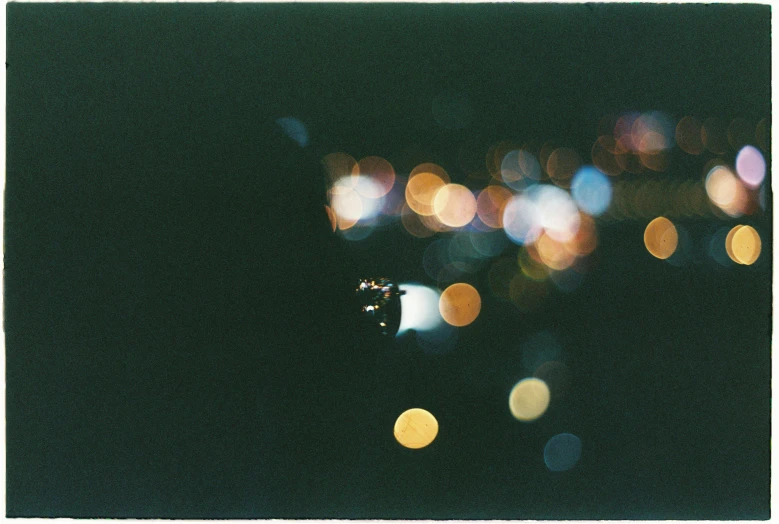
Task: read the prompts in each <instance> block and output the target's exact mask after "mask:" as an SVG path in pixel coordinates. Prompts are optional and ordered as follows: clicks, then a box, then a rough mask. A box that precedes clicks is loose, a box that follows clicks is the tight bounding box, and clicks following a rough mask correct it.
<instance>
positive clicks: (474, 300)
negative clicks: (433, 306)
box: [438, 283, 481, 327]
mask: <svg viewBox="0 0 779 524" xmlns="http://www.w3.org/2000/svg"><path fill="white" fill-rule="evenodd" d="M438 308H439V311H440V312H441V317H442V318H443V319H444V320H445V321H446V322H447V323H448V324H450V325H452V326H457V327H463V326H467V325H468V324H470V323H472V322H473V321H474V320H476V317H478V316H479V312H481V296H480V295H479V292H478V291H476V288H474V287H473V286H471V285H470V284H464V283H457V284H452V285H451V286H449V287H448V288H446V290H444V292H443V293H442V294H441V299H440V300H439V302H438Z"/></svg>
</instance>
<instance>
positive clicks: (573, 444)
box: [544, 433, 582, 472]
mask: <svg viewBox="0 0 779 524" xmlns="http://www.w3.org/2000/svg"><path fill="white" fill-rule="evenodd" d="M581 455H582V441H581V440H580V439H579V437H577V436H576V435H572V434H570V433H560V434H559V435H555V436H554V437H552V438H550V439H549V441H548V442H547V443H546V446H544V463H545V464H546V467H547V468H549V470H550V471H555V472H561V471H568V470H569V469H571V468H573V467H574V466H575V465H576V463H577V462H579V459H580V458H581Z"/></svg>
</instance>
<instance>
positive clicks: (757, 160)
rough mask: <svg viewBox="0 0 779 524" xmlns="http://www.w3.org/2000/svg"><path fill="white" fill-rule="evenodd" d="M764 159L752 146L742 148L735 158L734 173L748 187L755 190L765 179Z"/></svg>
mask: <svg viewBox="0 0 779 524" xmlns="http://www.w3.org/2000/svg"><path fill="white" fill-rule="evenodd" d="M765 170H766V165H765V159H764V158H763V154H762V153H760V151H759V150H758V149H757V148H756V147H754V146H744V147H743V148H742V149H741V151H739V152H738V155H737V156H736V173H738V176H739V178H741V180H742V181H743V182H744V183H745V184H746V185H747V186H749V187H751V188H756V187H758V186H760V184H762V183H763V179H764V178H765Z"/></svg>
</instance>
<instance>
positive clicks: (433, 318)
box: [396, 283, 443, 336]
mask: <svg viewBox="0 0 779 524" xmlns="http://www.w3.org/2000/svg"><path fill="white" fill-rule="evenodd" d="M398 287H399V288H400V290H401V291H404V292H405V294H403V295H401V296H400V308H401V314H400V326H399V327H398V333H397V335H396V336H400V335H402V334H403V333H405V332H406V331H408V330H411V329H413V330H415V331H430V330H434V329H436V328H437V327H438V326H439V325H441V324H442V323H443V319H442V318H441V314H440V313H439V311H438V299H439V293H438V290H436V289H433V288H431V287H428V286H423V285H421V284H413V283H403V284H400V285H399V286H398Z"/></svg>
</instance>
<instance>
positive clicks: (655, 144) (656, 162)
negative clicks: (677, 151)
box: [638, 131, 668, 172]
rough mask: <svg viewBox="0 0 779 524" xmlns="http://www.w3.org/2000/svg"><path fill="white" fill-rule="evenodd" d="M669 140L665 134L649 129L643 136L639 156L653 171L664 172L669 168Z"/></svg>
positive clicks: (639, 146)
mask: <svg viewBox="0 0 779 524" xmlns="http://www.w3.org/2000/svg"><path fill="white" fill-rule="evenodd" d="M667 149H668V140H667V139H666V137H665V136H664V135H661V134H660V133H655V132H654V131H649V132H647V133H645V134H644V135H643V137H641V142H639V144H638V158H639V160H640V161H641V164H642V165H644V166H645V167H647V168H649V169H651V170H652V171H658V172H662V171H665V170H666V169H668V155H667V154H666V150H667Z"/></svg>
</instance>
